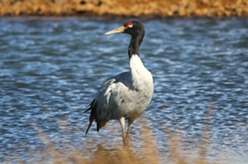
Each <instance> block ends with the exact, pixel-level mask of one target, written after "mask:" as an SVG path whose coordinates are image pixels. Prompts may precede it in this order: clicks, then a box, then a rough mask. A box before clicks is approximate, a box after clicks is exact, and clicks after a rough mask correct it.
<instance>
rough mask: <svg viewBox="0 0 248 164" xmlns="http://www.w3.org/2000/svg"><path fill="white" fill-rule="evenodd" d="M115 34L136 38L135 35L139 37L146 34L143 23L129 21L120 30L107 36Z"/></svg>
mask: <svg viewBox="0 0 248 164" xmlns="http://www.w3.org/2000/svg"><path fill="white" fill-rule="evenodd" d="M115 33H127V34H130V35H132V36H135V35H139V34H140V33H144V26H143V25H142V23H140V22H138V21H129V22H127V23H125V24H124V25H123V26H121V27H119V28H116V29H114V30H111V31H109V32H106V33H105V35H110V34H115Z"/></svg>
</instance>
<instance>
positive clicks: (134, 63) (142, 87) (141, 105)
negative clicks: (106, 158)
mask: <svg viewBox="0 0 248 164" xmlns="http://www.w3.org/2000/svg"><path fill="white" fill-rule="evenodd" d="M115 33H126V34H130V35H131V41H130V44H129V47H128V55H129V65H130V70H129V71H128V72H123V73H120V74H119V75H116V76H113V77H110V78H109V79H107V80H106V81H105V82H104V83H103V84H102V86H101V87H100V89H99V91H98V93H97V95H96V97H95V99H94V100H93V101H92V102H91V104H90V107H89V108H88V109H87V110H86V111H85V112H87V111H91V113H90V118H89V125H88V128H87V131H86V134H87V133H88V131H89V129H90V127H91V124H92V122H93V121H95V122H96V124H97V129H96V130H97V131H99V130H100V129H101V128H102V127H103V126H104V125H105V124H106V123H107V122H108V121H109V120H113V119H115V120H119V122H120V124H121V128H122V138H123V144H124V145H128V143H129V133H130V129H131V125H132V123H133V122H134V120H135V119H136V118H138V117H139V116H140V115H141V114H142V113H143V112H144V110H145V109H146V108H147V106H148V105H149V103H150V101H151V99H152V95H153V90H154V89H153V78H152V74H151V73H150V72H149V71H148V70H147V69H146V67H145V66H144V65H143V63H142V61H141V59H140V55H139V47H140V44H141V42H142V40H143V37H144V35H145V30H144V26H143V24H142V23H140V22H138V21H130V22H127V23H125V24H124V25H123V26H121V27H119V28H117V29H114V30H112V31H109V32H107V33H105V34H106V35H109V34H115ZM125 119H127V120H128V129H127V132H126V133H125Z"/></svg>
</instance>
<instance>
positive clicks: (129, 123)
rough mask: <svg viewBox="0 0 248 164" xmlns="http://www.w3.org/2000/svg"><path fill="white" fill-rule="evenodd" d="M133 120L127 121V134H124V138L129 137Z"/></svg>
mask: <svg viewBox="0 0 248 164" xmlns="http://www.w3.org/2000/svg"><path fill="white" fill-rule="evenodd" d="M133 122H134V120H133V119H128V129H127V134H126V138H128V137H129V134H130V130H131V125H132V124H133Z"/></svg>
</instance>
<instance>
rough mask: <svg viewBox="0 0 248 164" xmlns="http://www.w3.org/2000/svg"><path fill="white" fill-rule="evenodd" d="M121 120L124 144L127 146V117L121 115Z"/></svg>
mask: <svg viewBox="0 0 248 164" xmlns="http://www.w3.org/2000/svg"><path fill="white" fill-rule="evenodd" d="M119 121H120V124H121V129H122V139H123V144H124V146H126V145H127V144H128V143H127V141H126V135H125V118H124V117H121V118H120V120H119Z"/></svg>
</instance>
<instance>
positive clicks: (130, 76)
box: [95, 55, 153, 120]
mask: <svg viewBox="0 0 248 164" xmlns="http://www.w3.org/2000/svg"><path fill="white" fill-rule="evenodd" d="M152 94H153V80H152V75H151V73H150V72H149V71H148V70H147V69H146V68H145V67H144V65H143V64H142V62H141V60H140V58H139V57H138V56H137V55H136V56H132V57H131V59H130V71H129V72H124V73H121V74H119V75H117V76H114V77H111V78H109V79H108V80H107V81H105V82H104V83H103V85H102V86H101V88H100V91H99V92H98V94H97V96H96V98H95V103H97V104H98V105H97V106H98V107H97V109H96V110H97V113H98V118H97V119H99V120H101V119H107V120H111V119H118V120H119V119H120V118H121V117H125V118H127V119H136V118H137V117H139V116H140V114H141V113H142V112H143V111H144V110H145V109H146V108H147V106H148V104H149V103H150V101H151V98H152Z"/></svg>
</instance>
